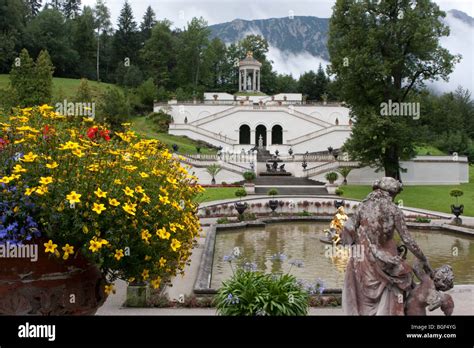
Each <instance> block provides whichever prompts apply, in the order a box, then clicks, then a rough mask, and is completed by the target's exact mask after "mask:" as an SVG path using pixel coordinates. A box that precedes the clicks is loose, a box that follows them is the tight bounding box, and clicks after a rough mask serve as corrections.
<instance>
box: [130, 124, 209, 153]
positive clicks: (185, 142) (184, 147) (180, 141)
mask: <svg viewBox="0 0 474 348" xmlns="http://www.w3.org/2000/svg"><path fill="white" fill-rule="evenodd" d="M132 123H133V126H132V128H133V130H134V131H136V132H137V133H139V134H141V135H142V136H144V137H146V138H151V139H158V140H160V141H161V142H163V143H165V144H166V145H168V146H169V147H170V148H171V146H172V145H173V144H176V145H178V146H179V150H178V152H179V153H183V154H195V153H196V146H197V145H198V143H197V142H196V141H194V140H192V139H189V138H185V137H180V136H176V135H170V134H168V133H161V132H157V131H155V130H154V129H155V126H154V125H153V124H152V123H151V122H150V121H149V120H148V119H147V118H146V117H136V118H134V119H132ZM201 153H202V154H216V153H217V151H216V149H211V148H205V147H202V146H201Z"/></svg>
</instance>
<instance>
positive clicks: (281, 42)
mask: <svg viewBox="0 0 474 348" xmlns="http://www.w3.org/2000/svg"><path fill="white" fill-rule="evenodd" d="M448 14H449V15H451V16H452V17H454V18H456V19H459V20H461V21H462V22H463V23H464V24H466V25H468V26H470V27H474V18H472V17H470V16H469V15H467V14H466V13H464V12H462V11H458V10H450V11H448ZM446 22H447V24H448V25H449V24H450V23H449V20H448V18H446ZM209 28H210V29H211V37H212V38H214V37H218V38H220V39H221V40H222V41H224V42H225V43H233V42H237V41H239V40H241V39H242V38H244V37H245V36H246V35H248V34H260V35H262V36H263V37H265V38H266V39H267V41H268V42H269V44H270V46H273V47H275V48H277V49H279V50H280V51H283V52H288V53H293V54H298V53H302V52H304V53H309V54H310V55H312V56H315V57H321V58H323V59H324V60H326V61H329V53H328V50H327V39H328V29H329V18H318V17H311V16H295V17H293V18H290V17H284V18H269V19H258V20H252V21H247V20H243V19H235V20H233V21H232V22H227V23H221V24H216V25H211V26H209Z"/></svg>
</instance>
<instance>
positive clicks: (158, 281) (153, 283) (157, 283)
mask: <svg viewBox="0 0 474 348" xmlns="http://www.w3.org/2000/svg"><path fill="white" fill-rule="evenodd" d="M160 284H161V278H160V277H158V278H156V279H154V280H152V281H151V286H153V289H158V288H159V287H160Z"/></svg>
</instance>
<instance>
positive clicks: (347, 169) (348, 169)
mask: <svg viewBox="0 0 474 348" xmlns="http://www.w3.org/2000/svg"><path fill="white" fill-rule="evenodd" d="M351 171H352V168H351V167H341V168H339V170H338V172H339V174H341V176H342V177H343V178H344V181H343V182H342V184H343V185H347V177H348V176H349V174H350V173H351Z"/></svg>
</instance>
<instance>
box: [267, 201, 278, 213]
mask: <svg viewBox="0 0 474 348" xmlns="http://www.w3.org/2000/svg"><path fill="white" fill-rule="evenodd" d="M268 205H269V206H270V209H271V210H272V213H274V212H275V210H276V208H278V200H274V199H271V200H270V201H268Z"/></svg>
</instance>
